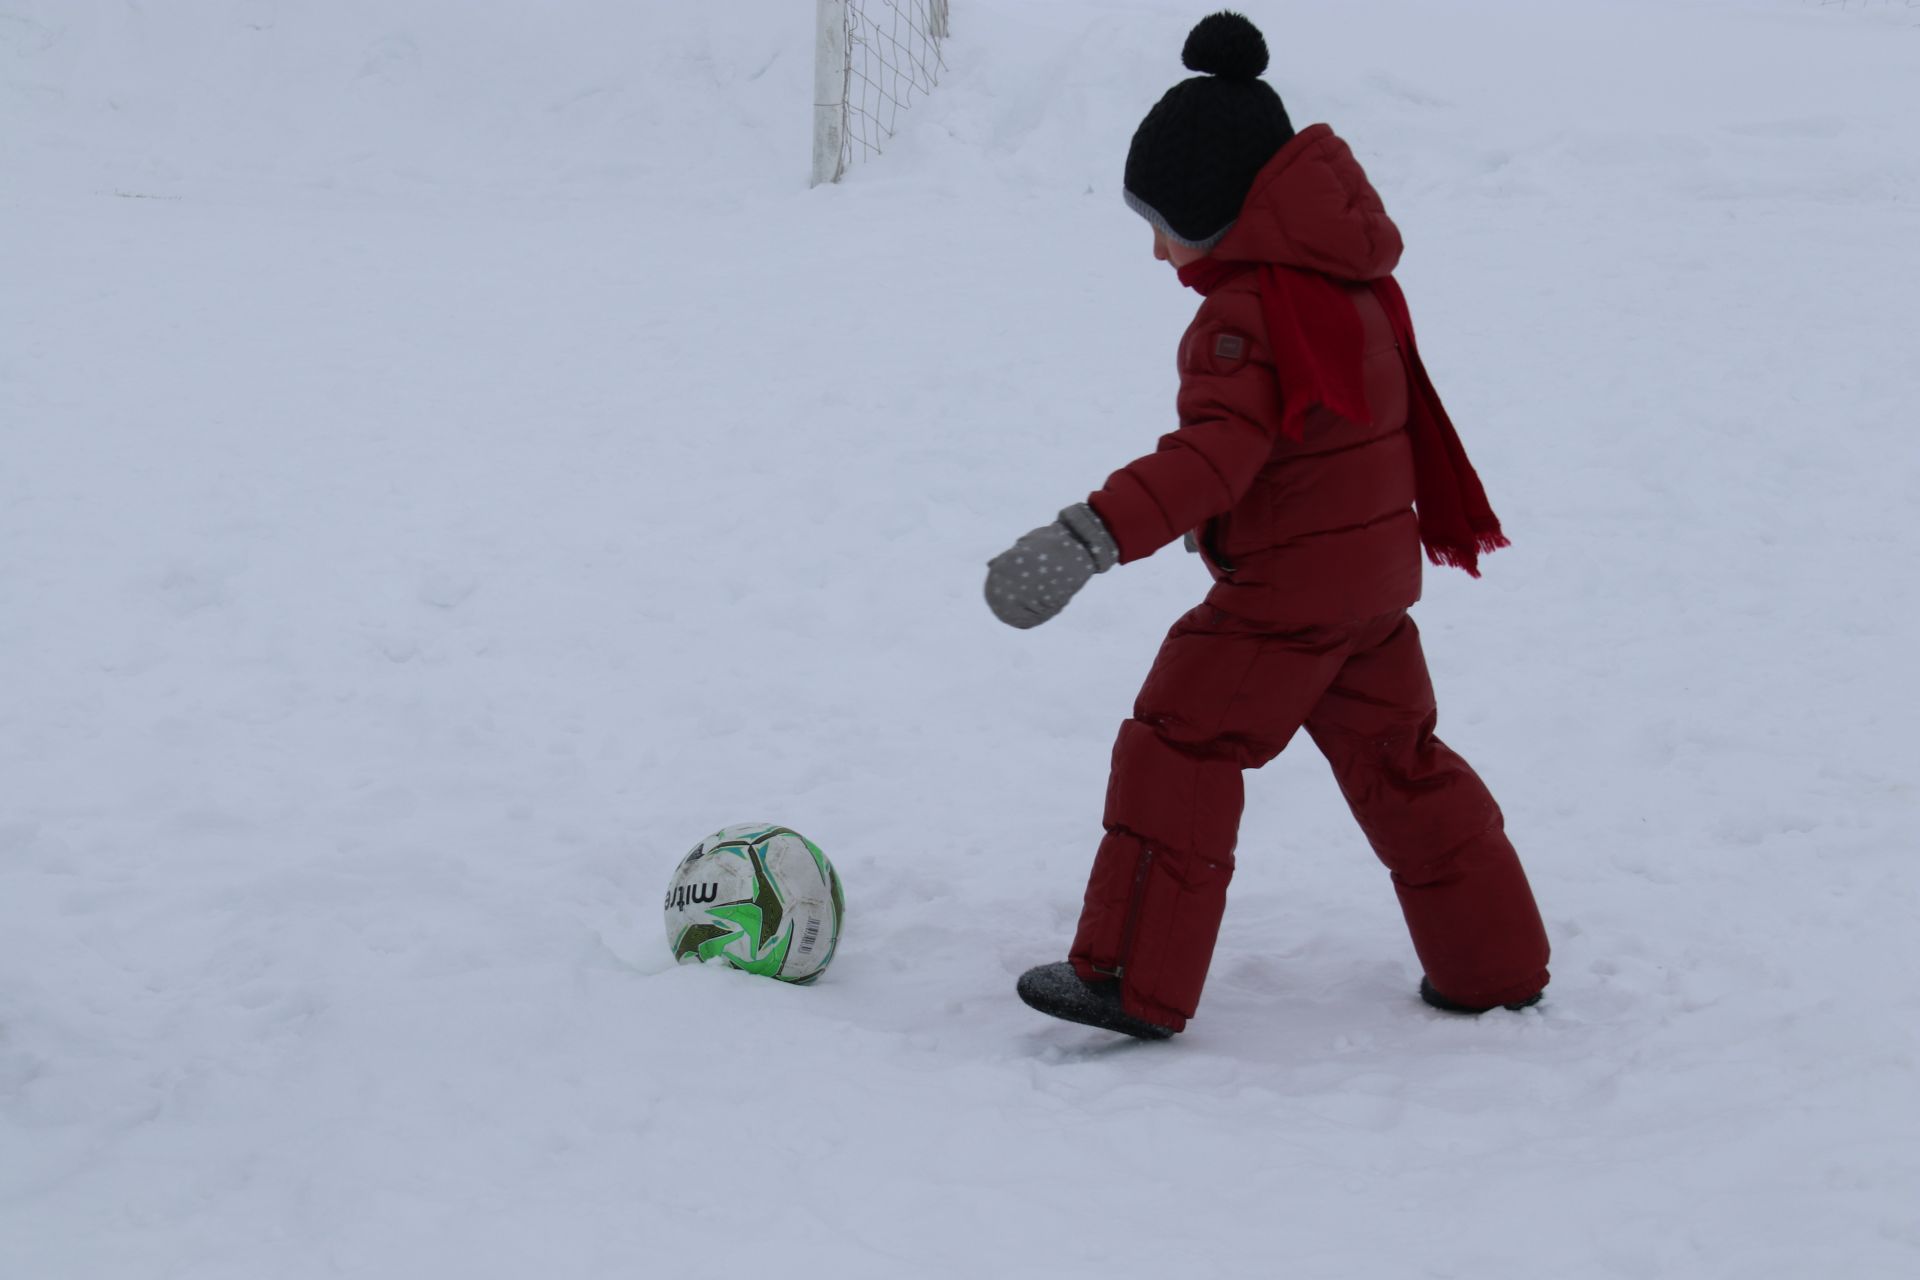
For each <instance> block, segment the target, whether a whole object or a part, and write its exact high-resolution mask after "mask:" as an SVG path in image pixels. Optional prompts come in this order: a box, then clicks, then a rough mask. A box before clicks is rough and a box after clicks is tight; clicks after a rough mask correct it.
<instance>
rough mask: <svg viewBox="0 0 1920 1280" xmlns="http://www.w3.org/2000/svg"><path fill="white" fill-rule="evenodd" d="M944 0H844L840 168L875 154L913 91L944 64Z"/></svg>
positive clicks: (931, 80) (927, 86)
mask: <svg viewBox="0 0 1920 1280" xmlns="http://www.w3.org/2000/svg"><path fill="white" fill-rule="evenodd" d="M946 38H947V0H850V3H849V4H848V5H847V96H846V126H845V129H844V130H843V132H842V134H841V138H842V141H841V145H840V170H841V172H842V173H844V172H845V171H846V169H847V166H848V165H850V164H852V163H854V162H855V161H856V160H864V159H867V158H869V157H872V156H876V155H878V154H880V148H881V147H882V146H883V145H885V143H886V141H887V139H889V138H891V137H893V135H894V133H895V131H896V130H897V129H898V128H899V125H900V113H901V112H902V111H904V110H906V108H907V107H908V106H909V105H910V104H911V103H912V102H913V99H914V96H915V95H916V94H920V95H924V94H926V93H928V92H929V91H930V90H932V88H933V86H934V84H935V83H936V82H938V80H939V79H940V73H941V72H942V71H944V70H945V69H946V64H945V63H944V62H942V61H941V59H940V46H941V43H942V42H943V41H944V40H945V39H946Z"/></svg>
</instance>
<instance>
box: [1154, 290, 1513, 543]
mask: <svg viewBox="0 0 1920 1280" xmlns="http://www.w3.org/2000/svg"><path fill="white" fill-rule="evenodd" d="M1245 271H1258V272H1259V273H1260V303H1261V309H1262V310H1263V311H1264V312H1265V313H1266V318H1267V345H1268V347H1269V348H1270V349H1271V350H1272V352H1273V363H1274V369H1275V372H1276V373H1277V374H1278V377H1279V383H1280V413H1281V419H1280V434H1281V435H1282V436H1284V437H1285V438H1286V439H1289V440H1300V439H1302V438H1303V437H1304V436H1305V435H1306V426H1307V412H1308V411H1309V410H1311V409H1313V408H1314V407H1315V406H1325V407H1326V408H1327V409H1330V410H1332V411H1333V412H1334V413H1337V414H1339V415H1340V416H1341V417H1342V418H1345V419H1346V420H1347V421H1349V422H1371V421H1373V413H1372V411H1371V410H1370V409H1368V407H1367V393H1366V388H1365V385H1364V383H1363V379H1362V369H1361V364H1362V358H1363V356H1364V354H1365V353H1364V352H1363V351H1362V350H1361V347H1362V344H1363V343H1364V341H1365V332H1364V330H1363V329H1362V327H1361V324H1360V313H1359V312H1357V311H1356V310H1354V307H1353V303H1352V302H1351V301H1350V300H1349V299H1348V298H1347V295H1346V292H1345V290H1344V289H1343V288H1342V286H1341V285H1340V284H1339V283H1337V282H1336V281H1334V280H1333V279H1332V278H1331V277H1329V276H1323V275H1321V274H1319V273H1318V272H1315V271H1303V270H1299V269H1297V268H1294V267H1282V266H1276V265H1272V264H1261V263H1252V262H1221V261H1219V260H1217V259H1214V258H1200V259H1197V260H1196V261H1193V262H1190V263H1188V264H1187V265H1186V266H1184V267H1182V268H1180V283H1182V284H1184V285H1186V286H1187V287H1188V288H1190V289H1194V290H1197V291H1198V292H1199V293H1200V294H1202V295H1203V296H1204V295H1206V294H1209V293H1212V292H1213V291H1214V290H1215V289H1216V288H1218V287H1219V286H1220V285H1222V284H1224V283H1225V282H1226V281H1228V280H1231V279H1233V278H1234V277H1236V276H1238V275H1240V274H1241V273H1242V272H1245ZM1369 287H1370V288H1371V289H1372V290H1373V296H1374V298H1375V299H1377V300H1378V301H1379V303H1380V305H1381V307H1382V308H1384V309H1385V311H1386V313H1387V323H1388V324H1389V325H1390V326H1391V327H1392V329H1393V336H1394V339H1395V341H1397V342H1398V343H1399V344H1400V350H1401V351H1403V352H1404V353H1406V357H1407V368H1408V371H1409V372H1410V373H1411V374H1412V379H1411V384H1410V385H1409V386H1408V388H1407V390H1408V395H1407V435H1408V437H1409V438H1410V439H1411V440H1412V442H1413V467H1414V505H1415V508H1416V509H1417V511H1418V514H1419V518H1420V541H1421V543H1422V544H1423V545H1424V546H1425V547H1426V549H1427V556H1428V558H1429V559H1431V560H1432V561H1433V562H1434V563H1435V564H1450V565H1453V566H1454V567H1455V568H1459V569H1465V570H1466V571H1467V572H1468V573H1470V574H1472V575H1473V576H1474V577H1476V578H1477V577H1479V576H1480V557H1481V555H1483V554H1484V553H1486V552H1489V551H1494V550H1497V549H1498V548H1500V547H1504V546H1506V545H1508V544H1507V538H1506V535H1505V534H1503V533H1501V532H1500V518H1499V517H1498V516H1496V515H1494V513H1493V508H1492V507H1491V506H1489V505H1488V504H1487V494H1486V490H1485V489H1483V488H1481V486H1480V477H1479V475H1477V474H1476V473H1475V472H1474V469H1473V464H1472V463H1471V462H1469V461H1468V460H1467V451H1466V449H1465V448H1464V447H1462V445H1461V444H1460V436H1459V434H1458V433H1457V432H1456V431H1455V430H1454V429H1453V421H1452V419H1450V418H1448V417H1447V410H1446V406H1445V405H1443V404H1441V403H1440V396H1439V393H1438V392H1436V391H1435V390H1434V389H1433V380H1432V379H1431V378H1429V377H1428V376H1427V367H1426V365H1425V364H1423V363H1422V362H1421V360H1420V349H1419V348H1418V347H1417V346H1415V345H1414V341H1413V319H1412V317H1411V316H1409V315H1408V314H1407V300H1406V298H1405V297H1404V296H1403V295H1402V294H1401V292H1400V286H1399V285H1398V284H1396V283H1394V280H1393V277H1392V276H1386V277H1383V278H1381V279H1379V280H1375V281H1372V282H1371V284H1370V285H1369Z"/></svg>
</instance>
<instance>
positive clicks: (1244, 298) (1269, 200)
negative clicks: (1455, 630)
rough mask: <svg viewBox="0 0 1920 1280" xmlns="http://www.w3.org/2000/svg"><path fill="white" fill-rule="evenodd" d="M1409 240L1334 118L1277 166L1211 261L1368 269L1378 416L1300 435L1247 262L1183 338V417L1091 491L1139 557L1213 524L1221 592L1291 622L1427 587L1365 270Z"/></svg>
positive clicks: (1383, 263) (1397, 417) (1408, 460)
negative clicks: (1285, 413) (1283, 396)
mask: <svg viewBox="0 0 1920 1280" xmlns="http://www.w3.org/2000/svg"><path fill="white" fill-rule="evenodd" d="M1400 251H1401V242H1400V232H1399V229H1398V228H1396V227H1395V226H1394V224H1393V222H1392V220H1391V219H1390V218H1388V217H1387V214H1386V210H1385V208H1384V207H1383V206H1382V205H1381V202H1380V197H1379V195H1378V194H1377V193H1376V192H1375V191H1374V189H1373V187H1372V185H1371V184H1370V183H1369V182H1368V181H1367V176H1366V173H1365V172H1364V171H1363V170H1362V169H1361V167H1360V164H1359V162H1358V161H1357V160H1355V159H1354V157H1353V153H1352V152H1351V151H1350V150H1348V148H1347V144H1346V143H1344V142H1342V141H1341V140H1340V139H1339V138H1338V137H1337V136H1335V135H1334V133H1333V131H1332V130H1331V129H1329V128H1328V127H1327V126H1326V125H1314V126H1313V127H1312V128H1310V129H1307V130H1306V131H1305V132H1303V133H1301V134H1300V135H1298V136H1297V137H1295V138H1294V139H1293V140H1292V141H1291V142H1289V143H1288V144H1287V145H1286V146H1285V147H1283V148H1281V150H1280V151H1279V153H1278V154H1276V155H1275V156H1274V158H1273V159H1272V160H1271V161H1269V162H1268V164H1267V166H1266V168H1265V169H1263V170H1261V172H1260V175H1259V176H1258V177H1257V178H1256V179H1255V180H1254V184H1253V187H1252V189H1251V190H1250V192H1249V193H1248V196H1247V201H1246V204H1245V206H1244V207H1243V209H1242V210H1241V214H1240V218H1239V220H1238V221H1237V222H1235V223H1234V225H1233V229H1232V230H1231V231H1229V232H1228V233H1227V235H1226V237H1225V238H1224V239H1223V240H1221V241H1220V243H1219V244H1218V245H1217V246H1215V248H1214V250H1213V252H1212V255H1211V256H1212V257H1214V258H1217V259H1221V260H1224V261H1229V262H1255V263H1278V264H1280V265H1283V266H1290V267H1300V268H1306V269H1308V270H1312V271H1316V272H1319V273H1321V274H1323V275H1326V276H1329V277H1332V278H1333V279H1335V280H1337V281H1341V282H1351V287H1348V288H1346V289H1345V290H1344V291H1345V292H1346V293H1347V294H1348V295H1349V296H1350V297H1351V298H1352V300H1353V303H1354V307H1355V309H1356V310H1357V311H1358V312H1359V315H1360V319H1361V324H1362V327H1363V329H1364V332H1365V335H1366V336H1365V341H1364V343H1363V345H1362V350H1363V351H1364V353H1365V354H1364V357H1363V360H1364V368H1363V370H1362V377H1363V383H1364V386H1365V390H1366V402H1367V407H1368V409H1369V411H1370V412H1371V414H1372V417H1373V421H1371V422H1349V421H1346V420H1344V419H1342V418H1340V417H1338V416H1336V415H1335V414H1333V413H1332V412H1331V411H1330V410H1327V409H1325V408H1322V407H1316V408H1315V409H1313V410H1312V412H1311V413H1310V414H1309V416H1308V419H1307V424H1306V431H1305V435H1304V439H1302V440H1298V441H1295V440H1289V439H1285V438H1283V437H1282V435H1281V433H1280V422H1281V415H1280V394H1279V386H1278V383H1277V381H1276V375H1275V372H1274V362H1273V358H1272V356H1271V354H1270V352H1269V351H1268V348H1267V339H1266V322H1265V320H1264V318H1263V315H1262V311H1261V301H1260V291H1259V284H1258V276H1259V273H1258V272H1253V271H1249V272H1245V273H1243V274H1242V275H1240V276H1238V277H1237V278H1235V279H1233V280H1231V281H1230V282H1228V283H1227V284H1225V285H1223V286H1221V287H1220V288H1218V289H1216V290H1215V291H1214V292H1213V293H1211V294H1209V295H1208V296H1207V298H1206V299H1205V301H1203V302H1202V303H1201V306H1200V311H1199V314H1198V315H1196V316H1195V317H1194V320H1193V324H1192V325H1191V326H1189V327H1188V329H1187V333H1186V336H1185V337H1184V338H1183V339H1181V342H1180V353H1179V368H1180V394H1179V401H1178V408H1179V417H1180V428H1179V430H1177V431H1175V432H1173V433H1172V434H1171V435H1168V436H1165V437H1163V438H1162V439H1161V441H1160V447H1159V449H1158V450H1156V451H1155V452H1153V453H1150V454H1148V455H1147V456H1146V457H1143V458H1140V459H1138V460H1137V461H1135V462H1133V463H1131V464H1130V465H1128V466H1126V467H1123V468H1122V469H1121V470H1119V471H1117V472H1115V473H1114V474H1113V475H1112V476H1111V477H1109V478H1108V480H1107V483H1106V487H1105V488H1103V489H1101V490H1099V491H1098V492H1096V493H1094V494H1093V495H1092V497H1091V498H1090V499H1089V501H1090V502H1091V503H1092V505H1093V508H1094V510H1096V511H1098V512H1099V513H1100V518H1101V519H1102V520H1103V521H1105V522H1106V525H1107V528H1108V529H1109V530H1111V531H1112V533H1113V536H1114V540H1115V541H1116V542H1117V543H1118V544H1119V546H1120V560H1121V562H1122V563H1125V562H1127V561H1130V560H1138V559H1140V558H1142V557H1144V556H1148V555H1151V554H1153V553H1154V552H1155V551H1157V550H1159V549H1160V548H1161V547H1163V546H1165V545H1166V544H1167V543H1169V542H1172V541H1173V540H1174V539H1176V538H1179V537H1180V536H1181V535H1183V534H1186V533H1188V532H1195V533H1197V535H1198V537H1199V540H1200V543H1201V547H1202V550H1203V551H1204V552H1205V553H1206V559H1207V564H1208V567H1209V569H1211V571H1212V573H1213V576H1214V587H1213V590H1212V591H1211V592H1210V593H1209V594H1208V597H1207V599H1208V602H1209V603H1211V604H1214V605H1217V606H1218V607H1219V608H1221V609H1224V610H1226V611H1227V612H1229V613H1232V614H1235V615H1237V616H1239V617H1241V618H1245V619H1247V620H1249V621H1252V622H1256V623H1259V624H1262V625H1266V626H1270V627H1273V628H1276V629H1291V628H1299V627H1306V626H1314V625H1323V624H1334V623H1341V622H1352V621H1356V620H1359V619H1362V618H1371V617H1375V616H1378V615H1380V614H1385V613H1391V612H1393V611H1395V610H1397V609H1404V608H1406V607H1407V606H1409V605H1411V604H1412V603H1413V602H1414V601H1415V600H1417V599H1419V598H1420V571H1421V565H1420V560H1421V545H1420V530H1419V525H1418V523H1417V521H1416V520H1415V517H1414V510H1413V500H1414V463H1413V454H1412V447H1411V443H1410V440H1409V437H1408V434H1407V431H1406V426H1407V398H1408V367H1407V364H1406V363H1405V361H1404V360H1403V359H1402V355H1401V352H1400V349H1399V347H1398V346H1397V345H1396V344H1395V341H1394V336H1393V331H1392V328H1391V326H1390V324H1389V322H1388V318H1387V315H1386V312H1385V310H1384V309H1383V308H1382V307H1381V305H1380V303H1379V301H1378V300H1376V298H1375V297H1374V295H1373V292H1372V291H1371V290H1370V289H1368V288H1366V287H1364V285H1363V284H1361V283H1360V282H1364V281H1371V280H1378V279H1381V278H1383V277H1386V276H1388V275H1390V274H1392V272H1393V269H1394V267H1395V266H1396V265H1398V263H1399V261H1400Z"/></svg>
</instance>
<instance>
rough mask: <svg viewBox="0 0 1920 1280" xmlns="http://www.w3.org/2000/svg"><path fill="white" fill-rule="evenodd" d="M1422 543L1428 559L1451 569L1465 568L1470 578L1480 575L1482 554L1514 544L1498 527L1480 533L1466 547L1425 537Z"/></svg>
mask: <svg viewBox="0 0 1920 1280" xmlns="http://www.w3.org/2000/svg"><path fill="white" fill-rule="evenodd" d="M1422 543H1423V545H1424V546H1425V547H1426V549H1427V559H1429V560H1431V561H1433V563H1435V564H1437V565H1444V566H1445V567H1447V568H1449V569H1460V570H1464V571H1465V573H1466V575H1467V576H1468V577H1470V578H1477V577H1479V576H1480V557H1481V556H1484V555H1487V554H1490V553H1491V552H1495V551H1498V550H1500V549H1501V548H1502V547H1510V546H1512V545H1513V543H1512V541H1510V540H1509V539H1508V537H1507V535H1506V534H1504V533H1501V532H1500V531H1499V530H1498V529H1495V530H1493V531H1492V532H1490V533H1482V534H1480V535H1479V536H1477V537H1476V538H1474V540H1473V541H1472V543H1470V544H1469V545H1467V546H1464V547H1462V546H1455V545H1452V544H1448V545H1440V544H1436V543H1432V542H1426V541H1425V540H1424V539H1422Z"/></svg>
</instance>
